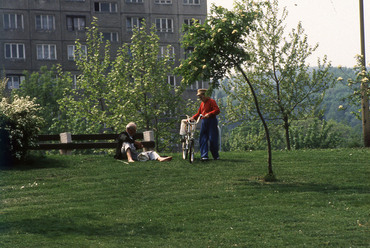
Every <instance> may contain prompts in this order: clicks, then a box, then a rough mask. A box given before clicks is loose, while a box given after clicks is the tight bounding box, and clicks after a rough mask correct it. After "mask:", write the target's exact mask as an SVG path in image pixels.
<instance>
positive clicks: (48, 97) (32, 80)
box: [12, 66, 70, 133]
mask: <svg viewBox="0 0 370 248" xmlns="http://www.w3.org/2000/svg"><path fill="white" fill-rule="evenodd" d="M24 74H25V79H24V80H23V81H22V82H21V84H20V87H19V89H16V90H13V91H12V95H14V94H17V95H19V96H23V97H26V96H29V97H31V98H34V99H35V103H37V104H39V105H40V106H42V109H41V110H40V112H39V114H40V116H41V117H42V118H43V119H44V120H45V125H44V127H43V128H42V129H41V130H42V132H43V133H60V132H62V131H64V130H60V129H59V128H58V126H56V125H53V123H54V122H55V121H56V120H57V119H58V118H60V117H61V116H60V115H61V112H60V110H59V107H60V106H59V104H58V100H60V99H61V98H62V97H63V92H64V90H65V88H67V87H69V86H70V85H66V84H65V82H64V81H63V80H60V79H59V78H58V77H57V71H56V67H55V66H53V67H52V68H50V69H48V68H47V67H46V66H42V67H41V68H40V72H32V73H30V72H28V71H25V72H24Z"/></svg>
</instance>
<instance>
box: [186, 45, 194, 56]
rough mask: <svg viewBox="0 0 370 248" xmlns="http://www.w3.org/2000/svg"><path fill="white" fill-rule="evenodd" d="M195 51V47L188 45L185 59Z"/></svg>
mask: <svg viewBox="0 0 370 248" xmlns="http://www.w3.org/2000/svg"><path fill="white" fill-rule="evenodd" d="M193 51H194V47H188V48H186V49H185V59H187V58H189V56H190V55H191V53H192V52H193Z"/></svg>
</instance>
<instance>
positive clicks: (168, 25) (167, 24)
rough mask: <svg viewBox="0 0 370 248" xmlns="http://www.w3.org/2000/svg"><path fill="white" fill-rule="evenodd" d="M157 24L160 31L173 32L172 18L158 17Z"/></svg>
mask: <svg viewBox="0 0 370 248" xmlns="http://www.w3.org/2000/svg"><path fill="white" fill-rule="evenodd" d="M155 25H156V27H157V31H158V32H163V33H169V32H173V21H172V19H170V18H157V19H155Z"/></svg>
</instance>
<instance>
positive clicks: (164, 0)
mask: <svg viewBox="0 0 370 248" xmlns="http://www.w3.org/2000/svg"><path fill="white" fill-rule="evenodd" d="M66 1H69V2H85V0H66ZM125 2H126V3H144V0H125ZM154 3H156V4H172V0H154ZM182 3H183V4H190V5H199V4H200V0H183V1H182Z"/></svg>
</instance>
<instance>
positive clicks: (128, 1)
mask: <svg viewBox="0 0 370 248" xmlns="http://www.w3.org/2000/svg"><path fill="white" fill-rule="evenodd" d="M143 2H144V0H126V3H143Z"/></svg>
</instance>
